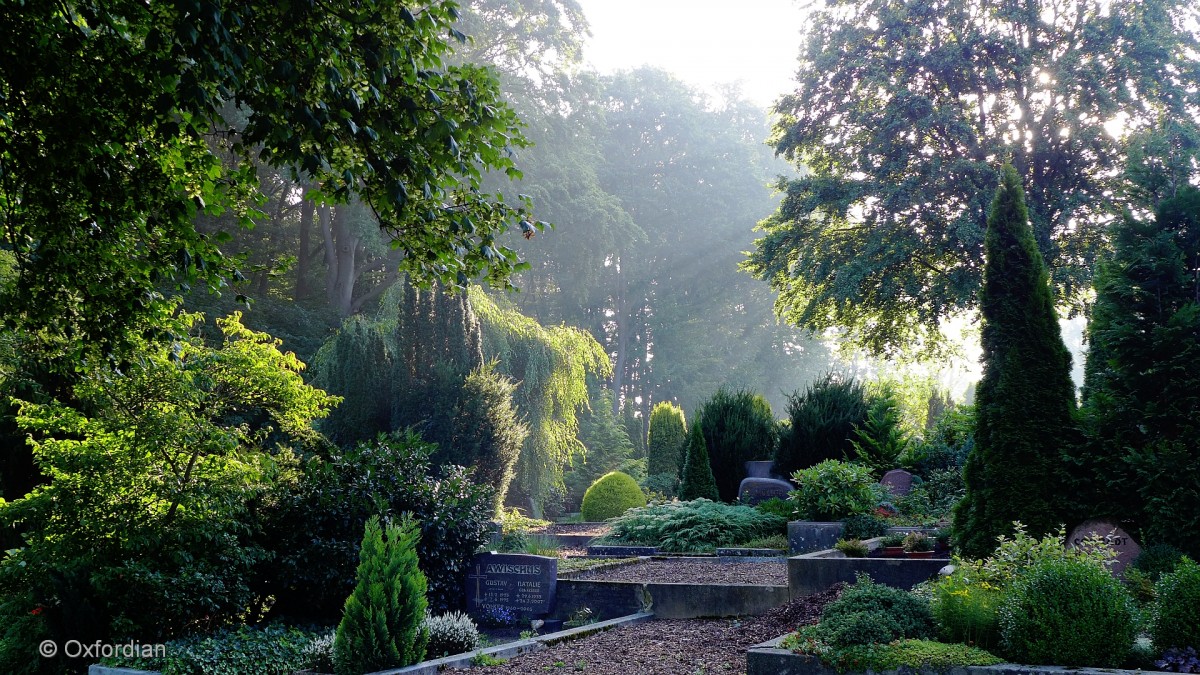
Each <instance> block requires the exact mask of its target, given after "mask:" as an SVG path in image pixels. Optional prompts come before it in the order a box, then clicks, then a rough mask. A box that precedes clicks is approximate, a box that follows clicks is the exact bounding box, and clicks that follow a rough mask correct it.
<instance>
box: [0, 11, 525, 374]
mask: <svg viewBox="0 0 1200 675" xmlns="http://www.w3.org/2000/svg"><path fill="white" fill-rule="evenodd" d="M457 14H458V12H457V4H456V3H454V2H451V1H449V0H445V1H441V2H434V3H430V4H427V5H426V6H424V7H423V8H422V9H421V11H420V12H417V13H415V14H414V12H413V11H412V10H411V9H409V8H408V7H406V6H401V5H398V4H395V3H388V2H376V1H373V0H372V1H370V2H366V3H352V2H344V1H338V2H334V3H332V4H320V5H312V6H308V7H306V8H304V9H302V10H296V8H293V7H290V6H286V5H279V4H276V3H273V2H249V3H239V4H236V5H233V4H223V5H215V6H212V7H210V8H208V9H206V10H204V11H200V8H193V7H192V6H190V5H154V6H150V5H146V4H143V3H136V2H117V3H107V2H106V3H97V2H83V3H75V4H71V5H69V6H68V5H59V4H37V5H36V6H35V5H30V6H28V7H25V8H22V9H21V10H20V11H18V10H17V9H16V8H15V7H14V8H11V11H5V12H4V20H3V21H0V44H2V45H3V47H0V49H2V50H3V52H2V53H0V64H3V65H0V83H3V84H0V87H2V91H0V120H3V122H2V123H0V148H2V150H0V164H3V165H4V167H5V171H4V180H3V181H2V182H0V203H2V204H3V205H4V208H3V209H2V210H0V212H2V213H3V215H0V231H2V232H3V239H4V241H5V242H6V248H7V250H8V251H9V252H10V253H12V254H13V257H14V260H15V265H16V267H17V269H18V270H19V274H18V276H17V281H16V283H15V284H13V285H11V286H7V287H5V288H3V289H0V290H2V291H3V293H4V298H3V300H2V301H0V305H3V306H4V307H5V308H6V311H5V312H4V317H3V318H4V321H5V323H6V325H7V326H8V327H20V328H21V329H23V330H28V331H31V332H32V333H37V334H38V335H39V336H40V339H43V340H44V341H45V343H46V344H47V346H48V348H49V349H50V350H51V352H50V353H51V354H56V355H58V356H61V357H62V358H63V361H62V365H63V366H64V368H63V371H64V372H69V371H70V369H71V368H72V367H73V366H74V365H75V364H76V363H78V360H79V358H81V357H82V355H83V353H84V352H88V351H92V350H99V351H101V352H109V351H112V350H113V349H114V348H117V347H120V346H122V343H125V341H126V339H127V338H130V337H131V335H133V334H135V333H137V332H141V331H143V330H145V329H146V328H147V324H148V322H151V321H153V320H154V319H153V317H154V315H155V313H156V312H157V311H158V309H159V308H160V303H161V299H162V296H161V295H160V284H163V283H164V282H167V283H169V284H170V285H171V287H174V288H183V287H185V286H186V285H187V284H189V283H192V282H194V281H206V282H209V283H211V284H212V285H213V286H214V287H216V286H218V285H219V284H220V282H221V280H222V279H223V278H232V277H233V276H234V275H233V274H232V271H231V269H230V268H231V264H230V262H229V261H228V260H226V259H223V257H222V256H221V254H220V253H219V251H218V250H217V246H216V245H217V243H218V242H219V241H221V240H222V239H223V238H224V237H222V236H213V237H208V236H203V235H201V234H200V233H199V232H198V230H197V226H196V219H197V217H198V216H200V215H202V214H203V215H207V216H210V217H216V216H221V215H227V216H228V217H229V218H230V220H232V221H234V222H235V223H236V222H240V223H249V222H251V221H252V220H254V219H255V218H257V217H258V216H259V213H258V212H257V206H258V202H259V198H260V195H261V191H262V181H261V180H260V177H259V174H258V168H259V166H267V167H270V168H271V169H272V170H277V171H280V172H286V173H287V174H290V175H291V176H293V177H295V178H296V179H298V180H303V181H305V182H309V183H311V184H312V185H314V186H319V187H314V188H312V189H311V190H310V191H309V198H310V199H313V200H318V201H321V202H323V203H333V202H339V203H345V202H348V201H350V200H351V199H358V200H362V202H364V203H365V204H367V205H368V206H369V208H370V210H371V211H373V212H374V214H375V215H376V217H378V219H379V223H380V224H381V226H382V227H383V228H385V229H386V230H388V231H390V232H394V233H396V234H397V235H402V236H397V237H396V238H395V240H394V243H395V245H396V246H397V247H398V249H399V251H401V252H403V255H401V256H398V259H397V260H396V264H397V265H398V266H400V267H403V268H404V269H406V270H408V271H410V272H413V273H414V274H415V275H417V276H418V277H419V278H422V279H434V278H437V279H441V280H443V281H445V282H447V283H450V284H457V285H465V284H466V283H467V282H468V280H470V279H474V278H476V277H479V276H486V277H488V278H490V279H491V280H493V281H495V282H497V283H501V282H502V281H503V280H504V279H505V278H506V277H507V276H508V275H509V274H511V273H512V272H513V271H514V270H515V269H517V268H518V263H517V261H516V255H515V253H513V252H512V251H511V250H509V249H508V248H506V247H504V246H502V245H500V244H499V243H498V242H497V241H496V237H497V236H498V235H500V234H501V233H503V232H504V231H506V230H507V229H508V228H509V227H510V226H519V228H520V229H521V230H523V231H524V232H527V233H530V234H532V233H533V232H535V231H536V230H537V229H538V228H540V227H541V226H540V224H534V223H531V221H530V219H529V217H528V214H527V213H526V208H525V207H526V206H527V205H528V202H525V201H518V202H516V203H515V205H513V204H507V203H505V202H504V201H503V200H502V199H501V198H500V197H499V196H498V195H495V194H488V193H485V192H484V191H483V189H482V179H483V175H484V173H485V172H487V171H488V170H489V169H490V170H493V171H494V172H499V173H506V174H508V175H510V176H513V177H515V176H517V175H519V172H518V171H517V170H516V168H515V166H514V163H513V156H512V152H511V151H512V149H513V148H514V147H519V146H521V145H523V144H524V140H523V138H522V136H521V133H520V130H519V127H518V121H517V118H516V116H515V114H514V113H513V112H512V110H511V109H510V108H509V107H508V106H506V105H505V104H504V103H503V102H502V101H501V100H500V93H499V90H498V85H497V82H496V80H495V79H494V77H493V76H492V75H490V74H489V73H488V72H487V71H486V70H484V69H483V68H480V67H477V66H447V65H446V62H445V60H446V58H447V56H448V55H449V54H450V52H451V50H452V43H453V42H454V41H456V40H461V39H465V38H464V36H462V34H461V33H460V32H459V31H458V30H457V29H456V28H455V27H454V21H455V19H456V17H457ZM47 64H53V67H46V66H47ZM42 331H44V332H42ZM125 345H126V346H128V344H127V343H125Z"/></svg>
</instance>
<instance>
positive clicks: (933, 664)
mask: <svg viewBox="0 0 1200 675" xmlns="http://www.w3.org/2000/svg"><path fill="white" fill-rule="evenodd" d="M822 660H823V661H826V660H828V662H827V664H826V665H829V666H832V667H834V668H836V669H838V671H839V672H842V671H846V670H854V671H859V672H863V671H868V670H873V671H875V672H877V673H882V672H884V671H889V670H899V669H901V668H911V669H914V670H915V669H921V670H934V671H938V672H946V671H949V670H950V669H952V668H962V667H966V666H995V665H998V664H1001V663H1004V659H1001V658H999V657H997V656H996V655H994V654H991V653H989V652H987V651H984V650H983V649H982V648H979V647H971V646H967V645H965V644H944V643H941V642H933V641H930V640H897V641H896V642H893V643H890V644H873V645H859V646H853V647H848V648H846V649H842V650H837V651H835V652H833V653H832V654H830V655H829V656H828V657H826V659H822Z"/></svg>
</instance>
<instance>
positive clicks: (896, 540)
mask: <svg viewBox="0 0 1200 675" xmlns="http://www.w3.org/2000/svg"><path fill="white" fill-rule="evenodd" d="M880 543H882V544H883V554H884V555H885V556H887V557H889V558H900V557H902V556H903V555H904V535H902V534H888V535H884V537H883V539H882V540H880Z"/></svg>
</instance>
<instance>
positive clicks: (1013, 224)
mask: <svg viewBox="0 0 1200 675" xmlns="http://www.w3.org/2000/svg"><path fill="white" fill-rule="evenodd" d="M984 245H985V267H984V273H983V276H984V279H983V289H982V291H981V296H980V298H981V303H980V310H981V313H982V316H983V378H982V379H981V380H980V382H979V388H978V391H977V393H976V397H975V401H976V424H977V427H976V430H975V449H974V450H973V451H972V452H971V455H970V456H969V457H968V458H967V464H966V468H965V473H964V475H965V479H966V483H967V494H966V497H965V498H964V499H963V501H962V502H960V503H959V505H958V507H957V508H956V509H955V513H954V531H955V536H956V538H957V539H958V541H959V542H960V543H961V545H962V548H963V552H964V553H965V554H967V555H969V556H976V557H979V556H984V555H987V554H988V553H990V552H991V551H992V550H993V549H994V547H995V544H996V537H998V536H999V535H1001V534H1006V533H1009V532H1010V531H1011V529H1012V523H1013V521H1016V520H1019V521H1021V522H1022V523H1024V524H1025V525H1026V526H1027V527H1028V528H1029V531H1030V533H1031V534H1033V535H1035V536H1041V535H1044V534H1046V533H1048V532H1051V531H1053V530H1054V529H1056V528H1057V527H1058V526H1059V525H1060V524H1061V522H1062V521H1063V512H1062V504H1063V500H1062V491H1063V484H1062V477H1063V472H1062V471H1061V461H1060V452H1061V451H1062V449H1063V448H1064V446H1065V445H1066V444H1068V443H1070V442H1071V441H1072V437H1073V429H1074V427H1073V424H1074V423H1073V413H1074V407H1075V386H1074V384H1073V383H1072V382H1071V355H1070V353H1069V352H1068V351H1067V348H1066V347H1065V346H1064V345H1063V341H1062V335H1061V333H1060V331H1059V326H1058V315H1057V314H1056V313H1055V311H1054V299H1053V297H1052V295H1051V290H1050V283H1049V278H1048V275H1047V272H1046V267H1045V265H1044V264H1043V262H1042V256H1041V253H1040V252H1039V250H1038V247H1037V243H1036V242H1035V241H1034V238H1033V230H1032V229H1031V227H1030V225H1029V214H1028V212H1027V210H1026V207H1025V197H1024V192H1023V190H1022V188H1021V183H1020V179H1019V178H1018V176H1017V172H1016V171H1015V170H1014V169H1013V168H1012V167H1011V166H1005V167H1004V169H1003V171H1002V175H1001V182H1000V187H999V188H998V189H997V191H996V196H995V199H994V200H993V201H992V206H991V210H990V212H989V214H988V229H987V234H986V236H985V238H984Z"/></svg>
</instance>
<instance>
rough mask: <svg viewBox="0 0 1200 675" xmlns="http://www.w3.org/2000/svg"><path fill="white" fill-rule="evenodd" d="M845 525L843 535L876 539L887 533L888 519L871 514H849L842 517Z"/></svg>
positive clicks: (847, 537) (849, 537) (851, 537)
mask: <svg viewBox="0 0 1200 675" xmlns="http://www.w3.org/2000/svg"><path fill="white" fill-rule="evenodd" d="M842 524H843V525H845V527H844V528H843V529H842V536H843V537H845V538H846V539H874V538H875V537H882V536H883V535H884V534H886V533H887V529H888V524H887V521H886V520H884V519H883V518H880V517H879V516H875V515H871V514H859V515H855V516H847V517H846V518H843V519H842Z"/></svg>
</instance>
